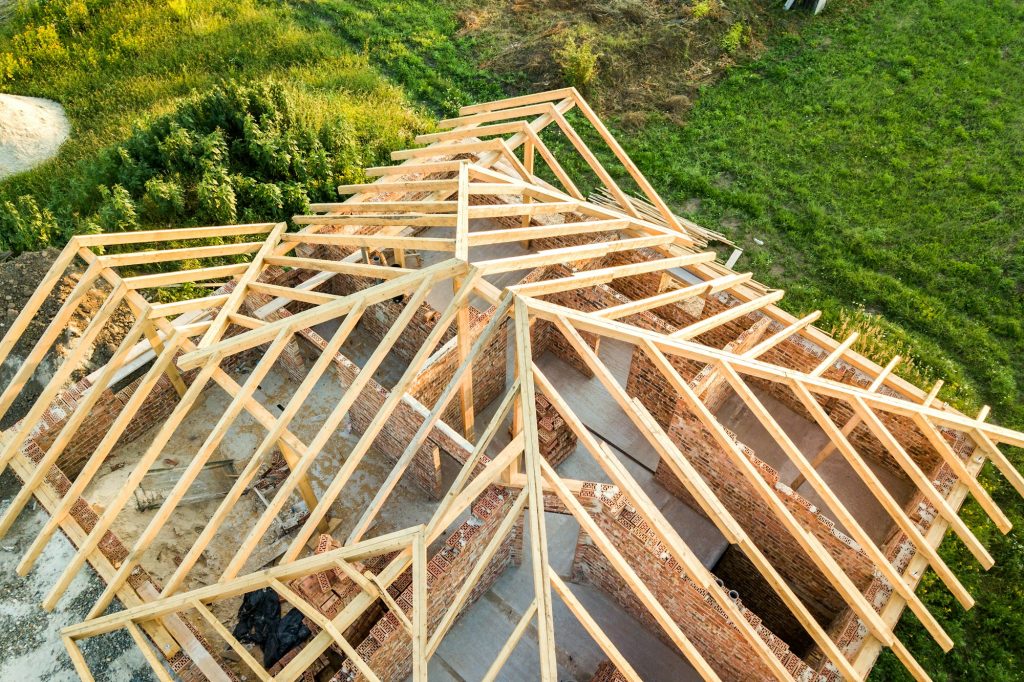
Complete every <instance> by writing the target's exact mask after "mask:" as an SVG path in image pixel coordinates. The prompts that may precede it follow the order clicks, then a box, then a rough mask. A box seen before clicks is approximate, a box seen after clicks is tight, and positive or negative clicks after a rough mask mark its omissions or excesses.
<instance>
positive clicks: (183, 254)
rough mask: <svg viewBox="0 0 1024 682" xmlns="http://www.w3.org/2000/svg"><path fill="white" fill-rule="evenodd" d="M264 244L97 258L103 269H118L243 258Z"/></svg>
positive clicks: (154, 251) (118, 254)
mask: <svg viewBox="0 0 1024 682" xmlns="http://www.w3.org/2000/svg"><path fill="white" fill-rule="evenodd" d="M264 244H266V242H240V243H236V244H216V245H213V246H192V247H187V248H180V249H154V250H152V251H133V252H131V253H110V254H107V255H105V256H98V257H97V258H98V260H99V263H100V265H101V266H103V267H107V268H120V267H125V266H128V265H150V264H154V263H170V262H172V261H182V260H196V259H200V258H224V257H225V256H244V255H246V254H249V253H256V252H257V251H259V250H260V249H261V248H263V245H264Z"/></svg>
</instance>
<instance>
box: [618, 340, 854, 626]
mask: <svg viewBox="0 0 1024 682" xmlns="http://www.w3.org/2000/svg"><path fill="white" fill-rule="evenodd" d="M696 378H699V377H696ZM652 386H655V387H657V390H652ZM626 390H627V392H628V393H630V395H634V396H636V397H638V398H639V399H640V400H641V401H642V402H643V403H644V405H645V406H647V407H648V409H649V410H651V412H652V414H654V416H655V418H656V419H658V421H659V422H660V423H661V424H662V426H663V427H664V428H665V429H666V432H667V433H668V435H669V437H670V438H671V439H672V441H673V442H674V443H676V445H678V446H679V448H680V450H681V451H682V453H683V454H684V455H685V456H686V457H687V458H688V459H689V461H690V463H691V464H692V465H693V466H694V468H695V469H696V470H697V471H698V473H700V474H701V476H702V477H703V478H704V480H705V481H706V482H707V483H708V485H710V486H711V489H712V490H713V491H714V492H715V494H716V495H717V496H718V497H719V499H720V500H721V501H722V503H723V504H724V505H725V507H726V508H727V509H728V510H729V512H730V513H731V514H732V515H733V516H734V517H735V518H736V520H737V521H738V522H739V523H740V525H741V526H743V528H744V529H745V530H746V531H747V533H748V534H750V536H751V538H752V539H753V541H754V543H755V544H756V545H757V546H758V547H759V548H761V550H762V551H763V552H764V554H765V556H766V557H767V558H768V560H769V561H771V562H772V563H773V564H774V565H775V566H777V567H778V568H779V569H780V573H782V575H783V577H785V578H786V579H787V580H788V581H789V582H790V583H791V585H792V586H793V588H794V591H795V592H796V593H797V595H799V596H800V597H801V598H802V599H803V600H804V602H805V603H807V605H808V607H809V608H810V610H811V612H812V613H813V614H814V615H815V617H816V618H817V619H818V620H819V621H821V622H822V623H823V624H828V623H829V622H831V621H832V619H833V618H834V617H835V616H836V614H838V613H839V612H840V611H842V610H843V609H844V608H845V603H844V602H843V600H842V598H841V597H840V595H839V594H838V593H837V592H836V591H835V590H834V589H833V588H832V586H831V585H830V584H829V582H828V580H827V579H826V578H825V576H824V575H823V574H822V573H821V572H820V571H819V570H818V569H817V568H816V567H815V566H814V563H813V562H812V561H811V559H810V558H809V557H808V556H807V555H806V553H805V552H804V551H803V550H802V549H801V548H800V546H799V545H798V544H797V542H796V540H795V539H793V537H792V536H791V535H790V534H789V532H788V531H786V529H785V527H784V526H783V525H782V523H781V521H779V520H778V519H777V518H776V516H775V514H774V512H773V511H772V510H771V508H770V507H769V506H768V505H767V504H766V503H765V502H764V501H763V500H762V499H761V497H760V496H759V495H758V493H757V492H756V491H755V490H754V488H753V487H752V486H751V485H750V483H749V482H747V480H746V479H745V478H744V476H743V475H742V474H741V473H740V472H739V471H738V470H737V469H736V468H735V467H734V466H733V464H732V462H731V461H730V459H729V457H728V456H727V455H726V453H725V452H724V451H723V450H722V449H721V448H720V447H719V446H718V444H717V441H715V440H714V438H713V437H712V436H711V433H710V432H709V431H708V430H707V429H706V428H705V427H704V425H703V424H702V423H701V422H700V420H699V419H698V418H697V417H696V416H695V415H693V414H692V413H691V412H690V410H689V409H688V408H687V407H686V405H685V404H684V403H683V402H682V400H681V399H678V398H677V397H676V394H675V392H674V391H672V390H671V388H669V387H667V386H666V385H665V384H664V381H663V380H662V379H661V377H660V373H659V372H658V371H657V370H656V369H655V367H654V366H653V364H652V363H651V362H650V361H649V360H647V358H646V356H645V355H643V354H642V353H640V352H637V353H635V354H634V361H633V363H632V367H631V369H630V376H629V381H628V383H627V387H626ZM666 403H667V404H666ZM737 442H738V441H737ZM739 445H740V446H741V447H742V449H743V451H744V453H745V455H746V456H747V458H748V459H749V460H750V461H751V462H752V463H753V464H754V465H755V468H756V470H757V471H758V473H760V474H761V476H762V477H763V478H764V479H765V480H766V481H767V482H768V484H769V486H770V487H772V489H773V490H774V492H775V493H776V495H777V496H778V498H779V499H780V500H781V501H782V502H783V504H785V505H786V507H787V508H788V509H789V510H790V511H791V512H792V513H793V514H794V515H795V516H796V518H797V519H798V520H799V522H800V523H801V525H803V527H804V528H805V529H807V530H808V531H810V532H812V533H813V534H814V535H815V537H817V538H818V539H819V540H820V541H821V542H822V543H823V544H824V546H825V548H826V549H827V550H828V551H829V552H830V553H831V554H832V556H833V557H834V558H835V559H836V560H837V561H838V562H839V564H840V566H842V567H843V568H844V569H845V570H846V571H847V574H848V575H849V576H850V578H851V579H852V580H853V582H854V584H856V585H857V586H858V587H860V588H862V589H863V588H865V587H866V586H867V584H868V583H869V582H870V580H871V576H872V569H871V562H870V560H869V559H868V558H867V556H866V555H865V554H864V553H863V552H862V551H861V550H860V549H859V547H857V546H856V544H855V543H854V542H853V541H852V540H851V539H850V538H848V537H847V536H846V535H844V534H843V533H841V532H840V531H838V530H837V529H836V528H835V524H834V522H832V521H831V520H830V519H827V518H826V517H824V516H822V515H821V514H820V513H818V511H817V509H816V508H815V507H814V506H813V505H811V504H810V503H809V502H808V501H807V500H806V499H804V498H803V497H802V496H801V495H799V494H798V493H796V492H795V491H793V490H792V489H791V488H789V487H788V486H786V485H784V484H783V483H781V482H780V481H779V477H778V472H776V471H775V470H774V469H773V468H772V467H770V466H768V465H767V464H766V463H764V462H763V461H761V460H760V459H758V458H757V456H756V455H755V454H754V452H753V451H751V450H750V449H749V448H747V447H746V446H744V445H743V444H742V443H739ZM655 478H656V480H657V481H658V482H659V483H661V485H662V486H664V487H665V488H666V489H667V490H669V492H671V493H673V494H674V495H676V496H677V497H678V498H679V499H681V500H683V502H685V503H686V504H688V505H689V506H691V507H692V508H694V509H696V510H700V506H699V505H698V504H697V502H696V500H695V499H693V498H692V496H691V495H690V494H689V492H688V491H687V490H686V489H685V487H684V486H683V485H682V483H680V482H679V480H678V479H677V478H676V476H675V474H674V473H673V472H672V471H671V469H670V468H669V467H668V466H667V465H666V464H665V463H664V462H663V461H661V462H659V463H658V467H657V470H656V474H655Z"/></svg>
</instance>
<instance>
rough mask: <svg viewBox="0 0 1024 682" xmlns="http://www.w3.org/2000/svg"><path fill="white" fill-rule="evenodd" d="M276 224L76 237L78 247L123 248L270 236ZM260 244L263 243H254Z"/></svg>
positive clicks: (107, 233) (140, 231)
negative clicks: (125, 246) (130, 245)
mask: <svg viewBox="0 0 1024 682" xmlns="http://www.w3.org/2000/svg"><path fill="white" fill-rule="evenodd" d="M276 225H277V224H276V223H249V224H245V225H221V226H215V227H178V228H173V229H169V230H138V231H134V232H103V233H100V234H79V235H75V238H74V241H75V243H76V244H77V245H78V246H86V247H88V246H123V245H125V244H146V243H155V242H170V241H175V242H176V241H186V240H189V239H213V238H223V237H239V236H242V235H258V234H269V233H270V232H271V231H272V230H273V229H274V227H276ZM254 243H257V244H260V243H262V242H254Z"/></svg>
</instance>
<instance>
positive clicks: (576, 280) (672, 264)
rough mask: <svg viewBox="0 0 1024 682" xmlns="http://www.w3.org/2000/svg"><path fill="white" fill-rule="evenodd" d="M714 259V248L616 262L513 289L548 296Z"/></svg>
mask: <svg viewBox="0 0 1024 682" xmlns="http://www.w3.org/2000/svg"><path fill="white" fill-rule="evenodd" d="M714 259H715V253H714V252H713V251H704V252H700V253H688V254H685V255H682V256H675V257H672V258H664V259H660V260H651V261H641V262H639V263H629V264H626V265H614V266H611V267H607V268H600V269H597V270H587V271H585V272H578V273H575V274H573V275H572V276H570V277H560V278H557V279H549V280H542V281H540V282H531V283H529V284H516V285H513V286H511V287H509V289H511V290H512V291H514V292H515V293H516V294H518V295H519V296H529V297H535V296H545V295H547V294H553V293H558V292H560V291H568V290H570V289H582V288H584V287H592V286H598V285H600V284H607V283H608V282H611V281H614V280H616V279H621V278H623V277H633V276H635V275H643V274H647V273H649V272H657V271H659V270H668V269H670V268H676V267H685V266H687V265H694V264H696V263H706V262H708V261H713V260H714Z"/></svg>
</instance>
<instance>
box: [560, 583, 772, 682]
mask: <svg viewBox="0 0 1024 682" xmlns="http://www.w3.org/2000/svg"><path fill="white" fill-rule="evenodd" d="M551 587H552V588H554V590H555V592H557V593H558V596H559V597H561V599H562V603H564V604H565V605H566V606H567V607H568V608H569V611H571V612H572V615H574V616H576V620H578V621H579V623H580V625H582V626H583V629H584V630H586V631H587V634H588V635H590V638H591V639H593V640H594V642H595V643H596V644H597V646H598V647H599V648H600V649H601V651H602V652H604V655H605V656H607V657H608V660H609V661H611V662H612V664H613V665H614V666H615V669H616V670H618V671H619V674H621V675H622V676H623V677H624V678H626V680H628V681H629V682H643V678H641V677H640V675H638V674H637V672H636V670H634V669H633V666H631V665H630V664H629V661H627V660H626V657H625V656H623V655H622V654H621V653H619V650H618V649H617V648H616V647H615V644H613V643H612V640H610V639H609V638H608V635H606V634H604V631H603V630H602V629H601V626H600V625H598V624H597V621H595V620H594V617H593V616H591V615H590V613H589V612H588V611H587V609H586V607H585V606H583V604H582V603H581V602H580V600H579V599H577V598H576V595H574V594H573V593H572V590H570V589H569V586H568V585H566V584H565V582H563V581H562V579H561V578H560V577H558V574H557V573H555V572H554V571H551ZM782 679H786V678H782Z"/></svg>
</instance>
